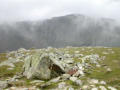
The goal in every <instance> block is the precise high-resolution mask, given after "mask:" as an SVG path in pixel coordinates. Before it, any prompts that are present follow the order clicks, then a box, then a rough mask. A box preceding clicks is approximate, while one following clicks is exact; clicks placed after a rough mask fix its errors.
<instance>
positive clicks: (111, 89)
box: [108, 86, 117, 90]
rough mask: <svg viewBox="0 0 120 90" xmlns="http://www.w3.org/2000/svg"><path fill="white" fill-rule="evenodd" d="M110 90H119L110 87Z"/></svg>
mask: <svg viewBox="0 0 120 90" xmlns="http://www.w3.org/2000/svg"><path fill="white" fill-rule="evenodd" d="M108 89H110V90H117V89H116V88H114V87H111V86H108Z"/></svg>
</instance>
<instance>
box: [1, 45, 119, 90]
mask: <svg viewBox="0 0 120 90" xmlns="http://www.w3.org/2000/svg"><path fill="white" fill-rule="evenodd" d="M119 64H120V48H110V47H66V48H52V47H48V48H47V49H31V50H26V49H23V48H21V49H19V50H17V51H12V52H8V53H1V54H0V90H119V89H120V65H119Z"/></svg>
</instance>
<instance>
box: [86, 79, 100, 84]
mask: <svg viewBox="0 0 120 90" xmlns="http://www.w3.org/2000/svg"><path fill="white" fill-rule="evenodd" d="M88 82H89V83H90V84H98V83H99V81H98V80H97V79H91V80H90V81H88Z"/></svg>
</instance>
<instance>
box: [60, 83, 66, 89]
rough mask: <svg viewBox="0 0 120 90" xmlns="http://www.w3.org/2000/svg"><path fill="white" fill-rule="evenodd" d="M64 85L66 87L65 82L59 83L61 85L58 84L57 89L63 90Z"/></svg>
mask: <svg viewBox="0 0 120 90" xmlns="http://www.w3.org/2000/svg"><path fill="white" fill-rule="evenodd" d="M65 85H66V83H65V82H61V83H59V84H58V88H64V87H65Z"/></svg>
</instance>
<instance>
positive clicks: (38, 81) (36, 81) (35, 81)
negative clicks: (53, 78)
mask: <svg viewBox="0 0 120 90" xmlns="http://www.w3.org/2000/svg"><path fill="white" fill-rule="evenodd" d="M43 82H45V81H42V80H34V81H32V82H30V83H43Z"/></svg>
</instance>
